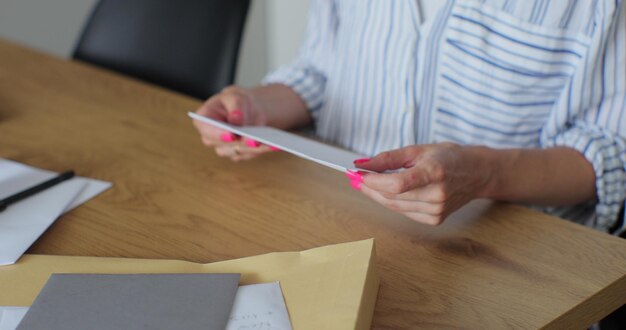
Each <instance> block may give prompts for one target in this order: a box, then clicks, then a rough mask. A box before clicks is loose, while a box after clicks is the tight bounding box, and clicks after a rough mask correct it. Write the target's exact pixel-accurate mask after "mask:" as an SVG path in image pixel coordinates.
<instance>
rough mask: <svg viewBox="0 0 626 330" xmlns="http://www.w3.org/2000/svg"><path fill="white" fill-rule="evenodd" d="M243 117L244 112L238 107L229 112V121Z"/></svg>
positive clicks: (236, 120) (235, 120)
mask: <svg viewBox="0 0 626 330" xmlns="http://www.w3.org/2000/svg"><path fill="white" fill-rule="evenodd" d="M242 118H243V112H241V110H239V109H236V110H233V111H232V112H231V113H229V114H228V121H230V122H232V121H234V122H238V121H240V120H241V119H242Z"/></svg>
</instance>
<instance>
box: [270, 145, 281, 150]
mask: <svg viewBox="0 0 626 330" xmlns="http://www.w3.org/2000/svg"><path fill="white" fill-rule="evenodd" d="M270 150H272V151H282V150H281V149H280V148H276V147H271V146H270Z"/></svg>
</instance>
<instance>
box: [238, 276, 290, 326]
mask: <svg viewBox="0 0 626 330" xmlns="http://www.w3.org/2000/svg"><path fill="white" fill-rule="evenodd" d="M248 329H249V330H291V322H290V321H289V314H288V313H287V307H286V306H285V300H284V299H283V293H282V291H281V290H280V284H279V283H278V282H273V283H261V284H251V285H242V286H240V287H239V289H237V295H236V296H235V302H234V303H233V308H232V310H231V312H230V318H229V320H228V325H227V326H226V330H248Z"/></svg>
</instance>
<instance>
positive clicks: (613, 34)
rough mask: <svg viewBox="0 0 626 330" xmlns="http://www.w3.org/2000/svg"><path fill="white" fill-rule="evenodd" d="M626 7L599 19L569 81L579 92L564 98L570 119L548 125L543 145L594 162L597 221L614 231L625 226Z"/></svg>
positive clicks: (619, 6)
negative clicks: (578, 69)
mask: <svg viewBox="0 0 626 330" xmlns="http://www.w3.org/2000/svg"><path fill="white" fill-rule="evenodd" d="M625 9H626V8H625V7H624V6H623V3H619V4H617V3H616V8H614V11H613V15H605V16H604V18H598V19H597V20H598V21H597V26H598V28H597V29H596V30H597V31H596V32H594V34H595V37H594V38H597V40H598V41H597V42H596V43H595V44H593V43H592V45H591V48H590V49H591V50H590V51H589V53H590V55H589V57H588V58H587V59H586V63H587V64H586V65H584V68H585V69H583V70H581V71H582V72H580V73H579V74H578V80H577V79H576V77H574V79H572V82H571V83H570V84H571V86H570V91H571V90H574V93H572V92H570V93H569V96H567V97H564V100H562V102H561V103H562V104H563V106H562V108H561V110H560V114H561V117H565V118H566V119H565V120H564V121H563V122H562V123H559V124H555V126H556V128H554V129H551V128H544V134H543V135H542V145H543V147H545V148H549V147H556V146H565V147H570V148H573V149H575V150H578V151H579V152H580V153H581V154H582V155H584V156H585V158H586V159H587V160H588V161H589V163H591V164H592V165H593V168H594V171H595V175H596V204H595V219H594V221H593V226H594V227H595V228H596V229H599V230H602V231H606V232H612V233H614V234H620V233H621V232H623V231H624V229H625V228H624V224H625V223H626V221H624V219H621V220H620V219H618V215H619V212H620V210H621V208H623V207H624V200H625V198H626V24H625V14H624V13H625V11H624V10H625ZM603 10H606V8H603ZM596 17H601V16H599V15H596ZM577 86H581V87H580V88H578V87H577ZM571 95H578V96H580V99H581V100H582V101H581V102H580V103H578V104H575V103H574V101H572V99H573V98H572V97H571ZM577 98H578V97H577ZM618 223H621V226H618ZM620 227H621V228H620Z"/></svg>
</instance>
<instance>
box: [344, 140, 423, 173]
mask: <svg viewBox="0 0 626 330" xmlns="http://www.w3.org/2000/svg"><path fill="white" fill-rule="evenodd" d="M419 149H420V148H419V147H415V146H410V147H404V148H400V149H395V150H390V151H385V152H383V153H380V154H378V155H376V156H375V157H373V158H370V159H367V160H359V161H358V162H355V163H354V165H355V166H356V167H358V168H362V169H365V170H370V171H375V172H384V171H387V170H397V169H401V168H409V167H412V166H413V165H414V161H415V157H416V156H417V154H418V153H419Z"/></svg>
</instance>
